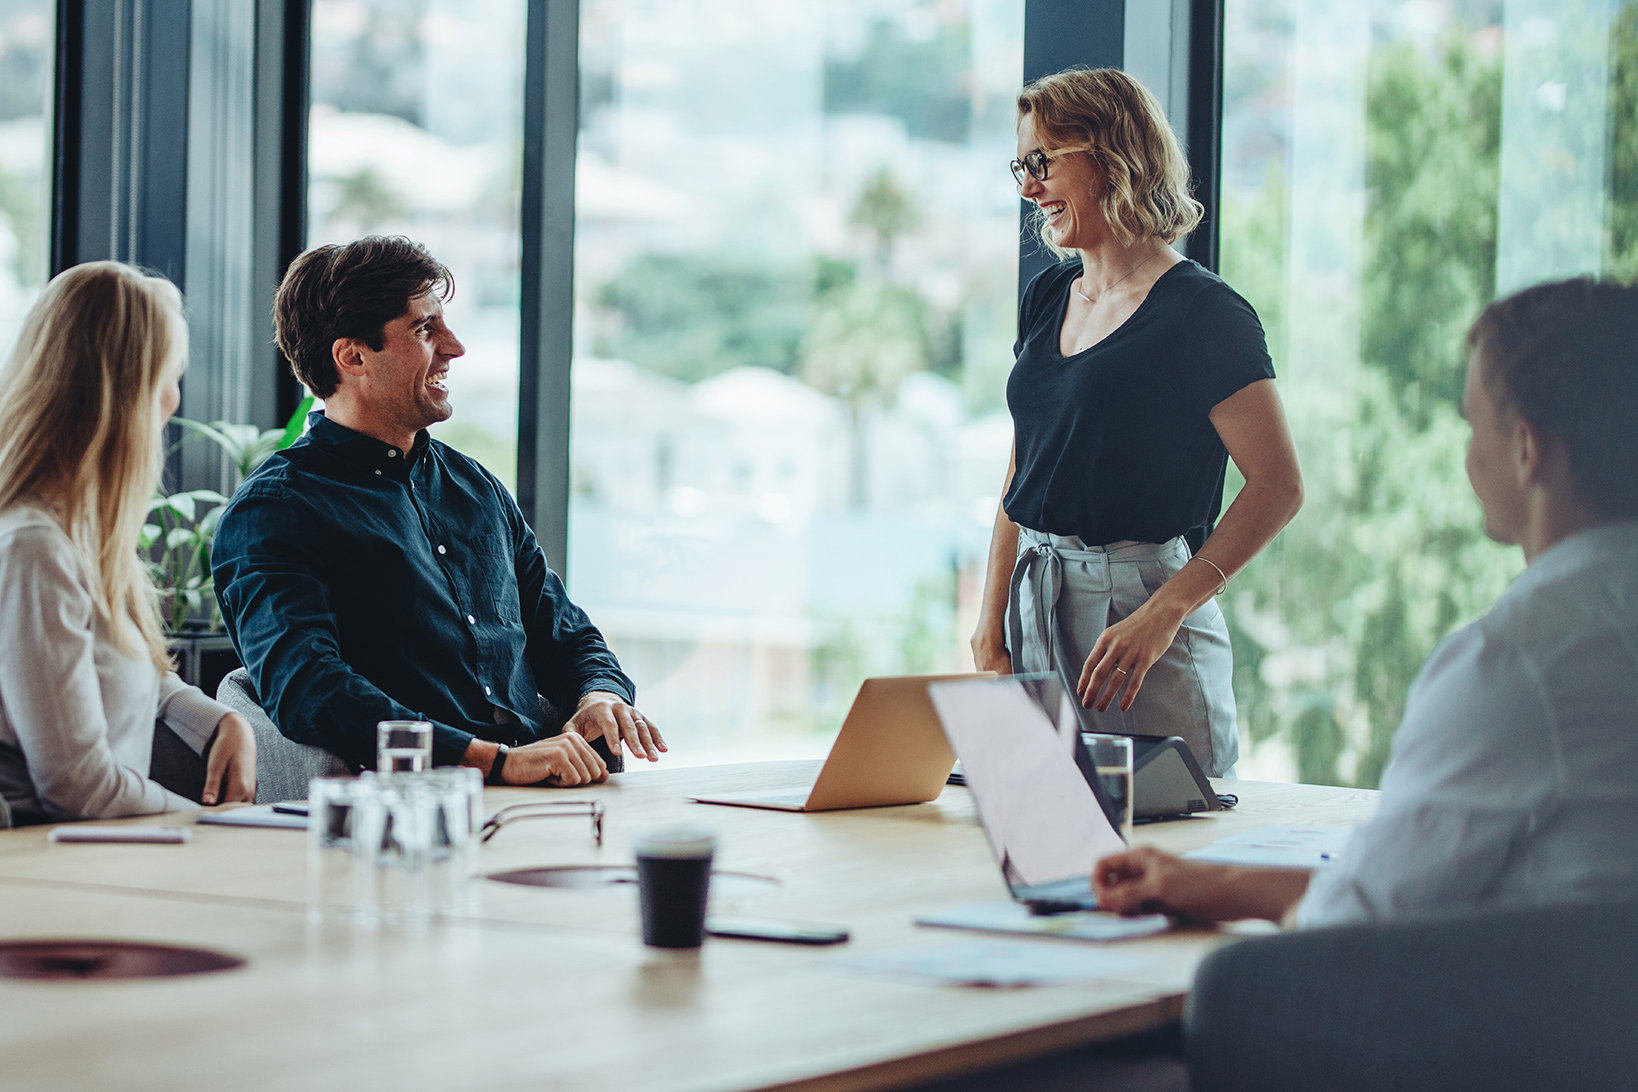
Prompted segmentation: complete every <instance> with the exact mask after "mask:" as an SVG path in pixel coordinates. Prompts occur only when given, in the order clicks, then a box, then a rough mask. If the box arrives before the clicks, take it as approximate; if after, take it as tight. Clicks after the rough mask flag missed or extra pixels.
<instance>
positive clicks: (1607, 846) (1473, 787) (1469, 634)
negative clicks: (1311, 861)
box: [1297, 521, 1638, 927]
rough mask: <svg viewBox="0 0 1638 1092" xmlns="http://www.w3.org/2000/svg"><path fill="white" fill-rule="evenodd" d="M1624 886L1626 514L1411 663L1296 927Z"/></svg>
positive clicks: (1554, 898) (1636, 705) (1627, 871)
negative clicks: (1380, 757)
mask: <svg viewBox="0 0 1638 1092" xmlns="http://www.w3.org/2000/svg"><path fill="white" fill-rule="evenodd" d="M1634 894H1638V521H1629V522H1623V523H1613V524H1604V525H1602V526H1599V527H1595V528H1593V529H1591V530H1588V531H1582V532H1580V533H1578V534H1575V535H1571V536H1570V537H1568V538H1566V539H1563V540H1561V541H1560V542H1557V543H1555V544H1554V545H1553V546H1551V547H1550V548H1548V549H1547V550H1546V551H1544V552H1543V553H1542V554H1541V555H1540V556H1539V557H1537V558H1536V560H1535V562H1534V563H1532V564H1531V565H1529V566H1528V567H1527V568H1526V569H1525V571H1524V572H1523V573H1522V574H1521V575H1520V576H1519V577H1518V579H1517V580H1516V581H1514V583H1513V586H1512V587H1510V588H1509V589H1508V590H1507V592H1506V593H1505V594H1504V595H1503V596H1502V597H1501V598H1500V599H1499V600H1497V601H1496V605H1495V606H1494V607H1493V608H1491V610H1490V613H1489V614H1487V615H1485V616H1484V617H1483V618H1480V619H1479V620H1478V621H1476V622H1474V623H1473V624H1471V625H1469V626H1466V627H1465V628H1463V629H1461V630H1459V631H1457V632H1456V633H1454V634H1452V635H1451V636H1450V637H1449V638H1447V639H1446V640H1445V641H1444V642H1442V643H1441V644H1440V645H1439V647H1438V648H1437V649H1435V650H1434V653H1433V655H1432V656H1430V657H1429V658H1428V662H1427V663H1426V664H1425V665H1423V668H1422V672H1421V674H1420V675H1419V676H1418V678H1417V680H1416V683H1415V685H1413V686H1412V687H1411V691H1410V695H1409V697H1408V698H1407V700H1406V703H1405V717H1404V720H1403V722H1401V724H1400V727H1399V734H1398V735H1397V736H1396V737H1395V738H1394V743H1393V756H1392V759H1391V761H1390V762H1389V765H1388V768H1387V770H1386V772H1385V773H1384V774H1383V777H1382V797H1381V804H1380V807H1379V809H1378V811H1377V814H1376V816H1375V818H1373V819H1372V820H1371V821H1370V822H1368V823H1366V824H1365V825H1364V826H1362V827H1360V828H1359V829H1358V830H1357V831H1355V832H1354V834H1353V836H1352V838H1351V840H1350V841H1349V842H1348V845H1347V848H1346V849H1345V851H1344V852H1343V854H1342V859H1341V860H1340V861H1339V862H1337V863H1336V864H1335V865H1332V866H1331V867H1329V868H1326V869H1321V870H1319V871H1318V872H1316V873H1315V875H1314V879H1313V882H1312V883H1311V884H1310V885H1309V888H1308V893H1307V895H1306V896H1305V897H1304V898H1303V900H1302V902H1301V904H1300V905H1299V907H1298V911H1297V923H1298V924H1299V925H1300V926H1305V927H1306V926H1319V925H1337V924H1343V923H1346V922H1356V921H1369V920H1378V919H1385V918H1394V917H1399V916H1401V915H1406V914H1412V913H1416V912H1420V911H1430V910H1438V909H1457V908H1463V907H1476V906H1481V905H1501V904H1509V905H1529V904H1540V903H1549V902H1563V901H1567V900H1573V899H1579V898H1589V897H1595V896H1607V895H1634Z"/></svg>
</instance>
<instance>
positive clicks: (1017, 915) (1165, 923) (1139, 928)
mask: <svg viewBox="0 0 1638 1092" xmlns="http://www.w3.org/2000/svg"><path fill="white" fill-rule="evenodd" d="M916 924H917V925H932V926H937V927H939V928H942V929H971V930H973V931H974V932H979V933H1020V934H1024V935H1027V936H1039V937H1062V938H1063V939H1065V940H1099V941H1109V940H1130V939H1131V938H1133V937H1146V936H1153V935H1154V934H1155V933H1163V932H1165V931H1166V930H1167V929H1170V928H1171V927H1172V922H1171V919H1170V918H1168V917H1167V916H1166V915H1165V914H1145V915H1143V916H1142V917H1135V918H1123V917H1121V916H1120V915H1118V914H1104V913H1100V912H1098V911H1096V910H1083V911H1079V912H1077V913H1073V914H1032V913H1030V912H1029V907H1027V906H1023V905H1020V904H1019V903H1016V902H974V903H967V904H965V905H962V906H951V907H949V908H947V909H944V910H940V911H938V912H937V913H933V914H923V915H920V916H918V917H917V918H916Z"/></svg>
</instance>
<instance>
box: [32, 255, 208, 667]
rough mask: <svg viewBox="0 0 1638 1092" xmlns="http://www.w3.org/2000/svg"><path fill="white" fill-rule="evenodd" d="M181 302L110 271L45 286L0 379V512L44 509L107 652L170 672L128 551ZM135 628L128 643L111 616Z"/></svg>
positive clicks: (83, 269) (150, 466)
mask: <svg viewBox="0 0 1638 1092" xmlns="http://www.w3.org/2000/svg"><path fill="white" fill-rule="evenodd" d="M187 351H188V326H187V321H186V319H184V318H183V314H182V294H181V293H180V292H178V291H177V290H176V286H175V285H173V284H172V283H171V282H170V281H167V280H165V279H164V278H163V277H154V276H148V275H146V274H144V273H143V272H142V271H141V270H138V269H135V268H133V267H131V266H128V265H123V264H121V263H119V262H87V263H86V264H84V265H77V266H74V267H73V268H72V269H67V270H64V271H63V272H61V273H59V274H57V275H56V276H55V277H53V278H52V279H51V282H50V283H49V284H47V285H46V286H45V290H44V291H43V292H41V293H40V298H39V299H38V300H37V301H36V302H35V304H34V306H33V307H32V308H31V309H30V310H29V313H28V317H27V318H26V319H24V320H23V329H22V333H21V334H20V335H19V336H18V338H17V345H16V347H15V348H14V349H13V350H12V354H11V359H10V360H9V361H8V362H7V363H6V365H5V367H4V368H3V369H0V509H5V508H9V507H11V506H12V505H16V504H45V505H47V506H49V507H50V508H51V509H52V510H53V511H54V512H55V513H56V515H57V517H58V518H59V520H60V521H61V523H62V525H63V530H64V532H65V533H67V535H68V537H69V538H70V539H71V540H72V541H73V542H74V545H75V546H76V547H78V549H79V550H80V552H81V554H82V556H83V558H84V561H85V567H86V575H87V576H88V577H89V578H90V580H91V581H92V583H93V587H92V588H91V592H92V599H93V601H94V602H95V603H96V606H97V609H98V611H99V613H101V614H102V615H103V617H105V618H106V619H107V620H108V621H109V622H110V623H111V624H110V626H109V629H110V632H111V634H112V637H113V640H114V643H115V644H116V645H118V646H120V647H121V648H122V649H123V650H124V651H126V652H128V653H138V654H139V653H141V652H146V653H147V654H148V658H149V659H151V660H152V661H153V664H154V667H155V668H157V669H159V670H161V671H165V670H169V669H170V667H171V659H170V654H169V653H168V652H167V651H166V648H165V636H164V634H163V633H162V632H161V629H160V623H159V609H158V606H159V605H158V598H157V594H156V593H155V591H154V583H153V579H152V578H151V577H150V576H149V574H148V570H147V568H146V567H145V566H144V565H143V563H142V559H141V557H140V556H139V555H138V553H137V543H138V540H139V538H140V536H141V533H142V524H143V521H144V519H145V517H146V516H147V512H148V500H149V498H151V497H152V496H153V493H154V486H155V484H156V483H157V482H158V480H159V468H160V461H161V443H162V439H163V428H164V422H163V421H161V420H160V419H159V412H158V411H159V397H160V388H161V386H162V385H163V383H164V382H165V379H166V377H167V370H168V369H169V368H171V367H173V366H175V365H177V364H179V363H180V362H181V361H184V360H186V357H187ZM122 616H123V617H124V618H126V619H129V620H130V622H131V623H132V624H133V625H134V626H135V628H136V634H137V641H136V642H135V643H134V644H133V642H132V641H131V640H130V636H129V634H130V630H129V628H128V627H126V626H123V625H120V624H119V622H120V619H121V617H122Z"/></svg>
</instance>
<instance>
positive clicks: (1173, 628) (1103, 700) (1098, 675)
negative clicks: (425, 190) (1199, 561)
mask: <svg viewBox="0 0 1638 1092" xmlns="http://www.w3.org/2000/svg"><path fill="white" fill-rule="evenodd" d="M1182 624H1183V616H1181V615H1179V614H1177V612H1176V611H1174V610H1171V609H1170V608H1169V607H1168V606H1167V604H1165V603H1163V602H1160V601H1159V600H1158V599H1157V598H1152V599H1150V600H1149V601H1148V602H1146V603H1144V604H1143V605H1142V606H1141V607H1139V608H1138V609H1137V610H1135V611H1133V612H1132V613H1131V614H1130V615H1129V616H1128V617H1126V618H1122V619H1121V620H1120V621H1118V622H1116V623H1115V624H1114V625H1112V626H1110V627H1109V628H1107V629H1105V630H1104V631H1103V632H1102V633H1101V634H1099V635H1098V642H1097V644H1095V645H1093V646H1092V654H1091V655H1090V656H1088V657H1087V658H1086V666H1085V667H1083V668H1081V681H1080V684H1079V686H1078V687H1077V691H1078V692H1079V694H1080V698H1081V704H1082V705H1083V706H1087V707H1088V708H1096V709H1097V710H1098V712H1100V713H1103V712H1107V711H1108V709H1109V706H1110V705H1112V704H1113V703H1114V701H1115V698H1116V697H1117V696H1118V697H1119V698H1120V707H1121V710H1122V712H1124V711H1125V710H1127V709H1130V708H1132V702H1134V701H1135V700H1137V696H1138V691H1139V690H1142V689H1143V678H1144V676H1145V675H1147V674H1148V673H1149V669H1150V668H1151V667H1153V666H1154V665H1155V661H1157V660H1159V659H1160V658H1161V657H1162V656H1164V655H1165V654H1166V650H1167V649H1168V648H1171V647H1172V640H1173V639H1174V638H1175V637H1176V636H1177V630H1178V627H1179V626H1181V625H1182Z"/></svg>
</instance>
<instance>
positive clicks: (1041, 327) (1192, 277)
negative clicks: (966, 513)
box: [1005, 258, 1274, 550]
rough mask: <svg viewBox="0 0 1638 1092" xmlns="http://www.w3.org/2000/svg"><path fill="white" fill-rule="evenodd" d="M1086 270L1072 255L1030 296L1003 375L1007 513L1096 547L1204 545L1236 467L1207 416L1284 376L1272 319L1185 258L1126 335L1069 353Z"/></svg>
mask: <svg viewBox="0 0 1638 1092" xmlns="http://www.w3.org/2000/svg"><path fill="white" fill-rule="evenodd" d="M1080 272H1081V263H1080V259H1079V258H1072V259H1070V260H1068V261H1066V262H1063V263H1061V264H1059V265H1056V266H1054V267H1052V268H1051V269H1048V270H1046V271H1044V272H1042V273H1041V274H1040V275H1039V276H1038V277H1036V278H1035V279H1034V280H1033V281H1031V282H1030V284H1029V287H1028V288H1026V289H1025V290H1024V300H1023V303H1022V305H1021V306H1020V307H1019V314H1018V342H1017V344H1016V345H1014V346H1013V355H1014V356H1015V357H1016V358H1017V363H1016V364H1014V365H1013V369H1012V375H1011V376H1010V377H1008V379H1007V407H1008V408H1009V409H1010V410H1011V411H1012V420H1013V426H1014V442H1015V444H1016V447H1017V456H1018V467H1017V472H1016V473H1015V474H1014V476H1013V480H1012V489H1011V490H1010V491H1009V492H1008V493H1007V498H1006V502H1005V507H1006V512H1007V516H1008V518H1010V519H1011V520H1012V521H1013V522H1014V523H1016V524H1018V525H1020V526H1022V527H1029V528H1032V529H1034V530H1037V531H1045V532H1048V533H1050V534H1055V535H1078V536H1079V537H1080V538H1081V540H1082V541H1083V542H1085V543H1086V544H1087V545H1089V546H1101V545H1105V544H1107V543H1110V542H1119V541H1121V540H1122V539H1135V540H1137V541H1139V542H1165V541H1166V540H1167V539H1170V538H1174V537H1175V536H1177V535H1184V536H1186V537H1187V540H1188V543H1189V548H1190V549H1191V550H1198V549H1199V548H1200V544H1201V543H1202V542H1204V541H1205V540H1206V536H1207V535H1208V534H1210V533H1211V527H1212V524H1213V523H1215V522H1216V520H1217V516H1218V513H1219V512H1220V511H1221V510H1222V507H1223V475H1224V471H1225V470H1226V469H1227V466H1228V452H1227V450H1225V449H1224V447H1223V441H1222V440H1221V439H1220V438H1219V437H1218V435H1217V430H1216V429H1215V428H1213V427H1212V423H1211V421H1210V420H1209V419H1208V416H1207V415H1208V414H1210V413H1211V410H1212V407H1214V406H1216V405H1217V403H1219V402H1221V401H1223V399H1225V398H1227V397H1229V396H1230V395H1232V394H1234V393H1235V392H1236V391H1239V390H1241V389H1242V388H1244V387H1246V386H1248V385H1250V384H1252V383H1255V382H1257V381H1258V380H1259V379H1272V378H1274V364H1273V361H1272V360H1270V359H1269V355H1268V346H1267V344H1266V342H1265V341H1264V339H1263V327H1262V323H1260V322H1258V321H1257V313H1256V312H1255V311H1253V310H1252V308H1251V305H1250V304H1249V303H1247V302H1246V301H1245V300H1244V299H1242V298H1241V297H1240V295H1239V294H1238V293H1237V292H1235V291H1234V290H1233V289H1232V288H1230V287H1229V286H1228V285H1226V284H1224V283H1223V281H1222V280H1221V279H1220V278H1218V277H1217V276H1215V275H1214V274H1212V273H1210V272H1208V271H1207V270H1206V269H1204V268H1202V267H1201V266H1199V265H1197V264H1196V263H1194V262H1192V261H1183V262H1179V263H1178V264H1177V265H1174V266H1172V267H1171V268H1170V269H1168V270H1166V272H1165V273H1162V274H1161V275H1160V278H1159V280H1157V281H1155V284H1154V287H1153V288H1151V289H1150V290H1149V295H1148V297H1147V298H1145V299H1144V301H1143V303H1142V304H1141V305H1139V307H1138V309H1137V310H1136V311H1135V312H1133V314H1132V317H1131V318H1129V319H1127V320H1126V322H1125V323H1124V324H1122V325H1121V326H1120V328H1119V329H1117V330H1115V331H1114V332H1113V333H1111V334H1110V335H1109V336H1108V337H1106V338H1104V339H1103V340H1102V341H1100V342H1098V344H1096V345H1094V346H1092V348H1090V349H1087V350H1086V351H1084V352H1080V353H1076V354H1075V355H1074V356H1069V357H1066V356H1064V355H1063V354H1062V353H1060V352H1059V351H1058V333H1059V329H1060V328H1061V327H1062V325H1063V316H1064V308H1065V307H1066V306H1067V304H1068V302H1069V291H1070V282H1071V281H1073V280H1074V279H1075V278H1076V277H1077V276H1079V275H1080Z"/></svg>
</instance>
